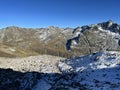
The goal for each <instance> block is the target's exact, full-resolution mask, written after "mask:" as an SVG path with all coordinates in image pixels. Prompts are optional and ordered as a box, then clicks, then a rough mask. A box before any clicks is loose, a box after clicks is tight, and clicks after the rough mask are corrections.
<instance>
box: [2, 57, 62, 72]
mask: <svg viewBox="0 0 120 90" xmlns="http://www.w3.org/2000/svg"><path fill="white" fill-rule="evenodd" d="M60 59H63V58H61V57H56V56H50V55H39V56H30V57H26V58H0V68H4V69H8V68H10V69H13V70H15V71H21V72H30V71H36V72H41V73H59V70H58V68H57V66H56V65H57V64H56V63H57V62H58V60H60Z"/></svg>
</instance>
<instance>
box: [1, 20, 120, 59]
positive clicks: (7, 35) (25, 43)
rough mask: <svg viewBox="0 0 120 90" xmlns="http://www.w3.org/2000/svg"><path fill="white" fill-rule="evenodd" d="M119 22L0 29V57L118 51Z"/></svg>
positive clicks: (119, 40)
mask: <svg viewBox="0 0 120 90" xmlns="http://www.w3.org/2000/svg"><path fill="white" fill-rule="evenodd" d="M119 34H120V25H119V24H117V23H114V22H113V21H111V20H109V21H107V22H102V23H98V24H92V25H85V26H81V27H77V28H59V27H53V26H50V27H48V28H34V29H33V28H20V27H16V26H11V27H6V28H2V29H1V30H0V56H1V57H26V56H31V55H32V56H33V55H40V54H47V55H54V56H60V57H67V58H69V57H71V56H73V55H74V56H79V55H85V54H91V53H94V52H98V51H101V50H107V51H120V35H119Z"/></svg>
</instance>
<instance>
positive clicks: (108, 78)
mask: <svg viewBox="0 0 120 90" xmlns="http://www.w3.org/2000/svg"><path fill="white" fill-rule="evenodd" d="M0 68H2V69H0V82H1V84H0V88H2V90H9V88H10V89H11V90H14V89H16V88H17V90H26V89H28V88H30V89H31V90H120V52H114V51H109V52H107V51H106V52H97V53H93V54H90V55H85V56H80V57H73V58H70V59H64V58H59V57H54V56H48V55H43V56H42V55H41V56H31V57H28V58H15V59H12V58H11V59H6V58H0ZM7 68H11V69H13V70H14V71H12V70H6V69H7ZM21 71H22V72H21ZM33 71H36V72H33ZM23 72H24V73H23ZM16 82H17V83H18V85H17V86H14V84H15V83H16ZM9 85H10V86H11V85H13V86H11V87H9ZM5 86H6V87H5ZM6 88H7V89H6Z"/></svg>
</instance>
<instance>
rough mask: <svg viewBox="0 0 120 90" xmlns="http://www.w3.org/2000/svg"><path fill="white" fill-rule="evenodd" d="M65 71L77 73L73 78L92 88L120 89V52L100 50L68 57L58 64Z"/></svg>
mask: <svg viewBox="0 0 120 90" xmlns="http://www.w3.org/2000/svg"><path fill="white" fill-rule="evenodd" d="M58 67H59V69H60V71H61V72H63V73H68V72H69V73H77V75H76V76H75V77H74V79H73V80H76V81H78V82H79V83H80V84H82V85H86V86H87V87H88V88H89V89H92V90H96V89H97V90H101V89H103V90H119V88H120V78H119V77H120V52H112V51H111V52H98V53H94V54H91V55H87V56H80V57H77V58H72V59H66V60H65V61H61V62H59V64H58Z"/></svg>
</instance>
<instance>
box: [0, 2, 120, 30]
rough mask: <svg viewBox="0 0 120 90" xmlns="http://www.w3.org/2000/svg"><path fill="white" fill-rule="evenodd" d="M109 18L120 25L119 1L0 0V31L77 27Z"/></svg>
mask: <svg viewBox="0 0 120 90" xmlns="http://www.w3.org/2000/svg"><path fill="white" fill-rule="evenodd" d="M109 19H112V20H113V21H114V22H117V23H119V24H120V0H0V28H3V27H6V26H13V25H15V26H20V27H33V28H35V27H36V28H38V27H48V26H59V27H77V26H82V25H87V24H94V23H98V22H103V21H107V20H109Z"/></svg>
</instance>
